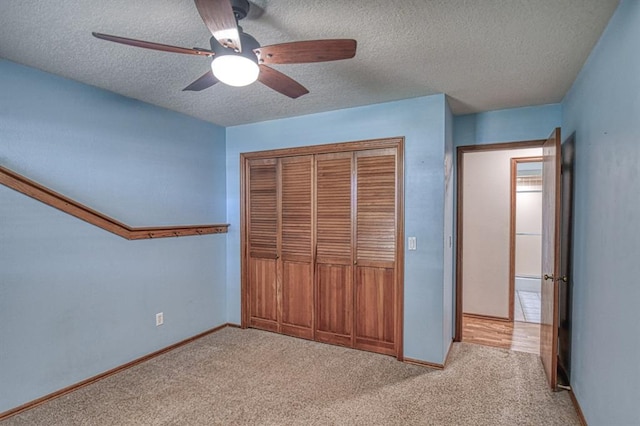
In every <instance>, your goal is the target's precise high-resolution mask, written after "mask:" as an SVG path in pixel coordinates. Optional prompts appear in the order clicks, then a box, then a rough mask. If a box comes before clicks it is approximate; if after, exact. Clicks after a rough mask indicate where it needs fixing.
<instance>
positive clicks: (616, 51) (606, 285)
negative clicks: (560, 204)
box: [562, 0, 640, 426]
mask: <svg viewBox="0 0 640 426" xmlns="http://www.w3.org/2000/svg"><path fill="white" fill-rule="evenodd" d="M639 46H640V2H638V1H636V0H623V1H622V2H621V3H620V5H619V7H618V9H617V10H616V12H615V14H614V15H613V17H612V19H611V21H610V22H609V25H608V27H607V29H606V30H605V32H604V34H603V35H602V37H601V39H600V41H599V42H598V43H597V45H596V47H595V48H594V50H593V51H592V53H591V55H590V57H589V59H588V61H587V62H586V64H585V66H584V67H583V69H582V71H581V72H580V74H579V76H578V78H577V79H576V81H575V82H574V85H573V87H572V88H571V90H570V91H569V93H568V94H567V96H566V97H565V99H564V101H563V104H562V105H563V132H564V135H565V138H566V137H567V136H569V135H571V134H573V133H575V143H576V158H575V209H574V211H575V218H574V244H573V247H574V258H573V260H574V264H573V282H574V299H573V339H572V360H571V364H572V370H571V382H572V386H573V389H574V392H575V395H576V397H577V399H578V401H579V403H580V406H581V407H582V410H583V412H584V415H585V417H586V419H587V422H588V423H589V424H590V425H593V426H597V425H631V424H634V425H637V424H640V404H639V402H640V329H639V328H638V324H640V309H638V303H639V302H640V285H639V284H638V277H639V276H640V262H639V261H638V259H640V227H639V226H638V218H639V217H640V214H639V212H640V202H639V201H638V194H640V142H639V138H640V54H639V52H640V50H639V48H638V47H639Z"/></svg>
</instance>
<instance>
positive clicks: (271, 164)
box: [247, 159, 278, 330]
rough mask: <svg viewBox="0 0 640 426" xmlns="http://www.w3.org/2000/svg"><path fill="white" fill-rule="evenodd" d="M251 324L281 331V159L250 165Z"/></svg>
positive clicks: (249, 275)
mask: <svg viewBox="0 0 640 426" xmlns="http://www.w3.org/2000/svg"><path fill="white" fill-rule="evenodd" d="M248 185H249V200H248V201H249V203H248V212H247V214H248V218H249V223H248V237H249V238H248V253H249V274H248V278H249V288H248V291H249V310H250V312H249V325H250V326H252V327H257V328H262V329H267V330H277V328H278V309H277V307H278V304H277V280H276V277H277V266H276V262H277V257H278V253H277V234H278V208H277V206H278V203H277V198H278V191H277V160H275V159H268V160H251V161H250V162H249V176H248Z"/></svg>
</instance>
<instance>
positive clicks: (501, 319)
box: [462, 312, 513, 322]
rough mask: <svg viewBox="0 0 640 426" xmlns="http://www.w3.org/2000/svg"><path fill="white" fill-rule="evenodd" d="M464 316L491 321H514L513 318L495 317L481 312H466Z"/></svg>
mask: <svg viewBox="0 0 640 426" xmlns="http://www.w3.org/2000/svg"><path fill="white" fill-rule="evenodd" d="M462 316H463V317H468V318H478V319H486V320H491V321H502V322H513V320H511V319H509V318H505V317H494V316H491V315H481V314H467V313H466V312H465V313H463V314H462Z"/></svg>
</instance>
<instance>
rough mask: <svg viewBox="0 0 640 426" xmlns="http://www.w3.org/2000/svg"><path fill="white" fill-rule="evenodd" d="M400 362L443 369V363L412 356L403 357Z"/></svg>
mask: <svg viewBox="0 0 640 426" xmlns="http://www.w3.org/2000/svg"><path fill="white" fill-rule="evenodd" d="M402 362H404V363H406V364H413V365H419V366H421V367H428V368H435V369H436V370H444V364H437V363H435V362H427V361H421V360H419V359H413V358H405V359H404V360H403V361H402Z"/></svg>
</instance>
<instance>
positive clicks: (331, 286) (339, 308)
mask: <svg viewBox="0 0 640 426" xmlns="http://www.w3.org/2000/svg"><path fill="white" fill-rule="evenodd" d="M352 158H353V154H352V153H350V152H347V153H335V154H319V155H317V156H316V199H317V202H316V227H317V236H316V240H317V242H316V244H317V249H316V291H317V297H316V340H319V341H323V342H328V343H335V344H340V345H346V346H352V334H353V279H352V274H353V270H352V263H353V258H352V244H351V242H352V226H351V224H352V216H351V213H352V209H351V180H352Z"/></svg>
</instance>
